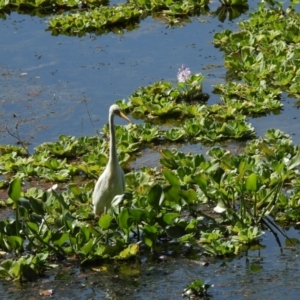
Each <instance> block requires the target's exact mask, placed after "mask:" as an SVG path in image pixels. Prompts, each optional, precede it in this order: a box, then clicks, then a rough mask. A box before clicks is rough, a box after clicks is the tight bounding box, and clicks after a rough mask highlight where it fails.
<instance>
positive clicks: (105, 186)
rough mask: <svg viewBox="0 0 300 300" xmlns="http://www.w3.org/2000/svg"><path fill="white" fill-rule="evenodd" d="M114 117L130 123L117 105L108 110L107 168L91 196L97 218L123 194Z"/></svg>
mask: <svg viewBox="0 0 300 300" xmlns="http://www.w3.org/2000/svg"><path fill="white" fill-rule="evenodd" d="M114 116H119V117H121V118H123V119H125V120H126V121H128V122H130V123H131V121H130V120H129V119H128V118H127V117H126V116H125V115H124V114H123V113H122V112H121V109H120V107H119V106H118V105H116V104H113V105H112V106H111V107H110V108H109V115H108V122H109V129H110V149H109V160H108V163H107V166H106V167H105V170H104V171H103V173H102V174H101V176H100V177H99V179H98V181H97V183H96V185H95V188H94V192H93V195H92V199H93V206H94V214H95V215H98V216H100V215H101V214H102V213H103V212H106V211H107V209H108V208H109V207H110V206H111V202H112V200H113V199H114V197H115V196H117V195H122V194H124V190H125V177H124V172H123V170H122V168H121V167H120V165H119V161H118V156H117V148H116V136H115V126H114Z"/></svg>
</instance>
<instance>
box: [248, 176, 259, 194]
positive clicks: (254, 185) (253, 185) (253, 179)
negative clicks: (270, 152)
mask: <svg viewBox="0 0 300 300" xmlns="http://www.w3.org/2000/svg"><path fill="white" fill-rule="evenodd" d="M246 188H247V189H248V190H250V191H254V192H257V190H258V178H257V175H256V173H252V174H250V175H249V176H248V177H247V179H246Z"/></svg>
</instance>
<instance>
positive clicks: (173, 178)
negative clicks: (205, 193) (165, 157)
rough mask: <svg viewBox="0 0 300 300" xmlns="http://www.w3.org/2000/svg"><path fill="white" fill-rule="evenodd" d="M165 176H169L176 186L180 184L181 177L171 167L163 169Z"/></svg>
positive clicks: (172, 183) (170, 181) (171, 182)
mask: <svg viewBox="0 0 300 300" xmlns="http://www.w3.org/2000/svg"><path fill="white" fill-rule="evenodd" d="M163 174H164V176H165V177H166V178H167V180H168V181H169V183H170V184H171V185H174V186H179V185H180V180H179V178H178V177H177V176H176V175H175V174H174V173H173V172H172V171H171V170H169V169H165V170H163Z"/></svg>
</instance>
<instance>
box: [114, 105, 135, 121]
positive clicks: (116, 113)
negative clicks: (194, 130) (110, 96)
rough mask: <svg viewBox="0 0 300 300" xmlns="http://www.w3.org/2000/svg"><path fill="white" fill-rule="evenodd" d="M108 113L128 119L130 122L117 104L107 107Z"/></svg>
mask: <svg viewBox="0 0 300 300" xmlns="http://www.w3.org/2000/svg"><path fill="white" fill-rule="evenodd" d="M109 115H110V116H111V115H114V116H119V117H120V118H123V119H124V120H126V121H128V122H129V123H131V121H130V120H129V119H128V117H127V116H126V115H124V114H123V113H122V111H121V109H120V107H119V105H117V104H113V105H112V106H111V107H110V108H109Z"/></svg>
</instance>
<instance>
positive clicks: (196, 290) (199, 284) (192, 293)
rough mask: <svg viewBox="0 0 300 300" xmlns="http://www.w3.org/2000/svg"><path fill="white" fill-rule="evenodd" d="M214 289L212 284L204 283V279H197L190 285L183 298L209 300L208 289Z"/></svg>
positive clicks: (184, 291)
mask: <svg viewBox="0 0 300 300" xmlns="http://www.w3.org/2000/svg"><path fill="white" fill-rule="evenodd" d="M211 287H213V285H211V284H207V283H204V281H203V279H197V280H195V281H193V282H192V283H190V284H189V285H188V286H187V287H186V288H185V289H184V290H183V293H182V296H184V297H188V298H189V299H193V298H198V297H200V298H201V299H209V294H208V292H207V291H208V289H210V288H211Z"/></svg>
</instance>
